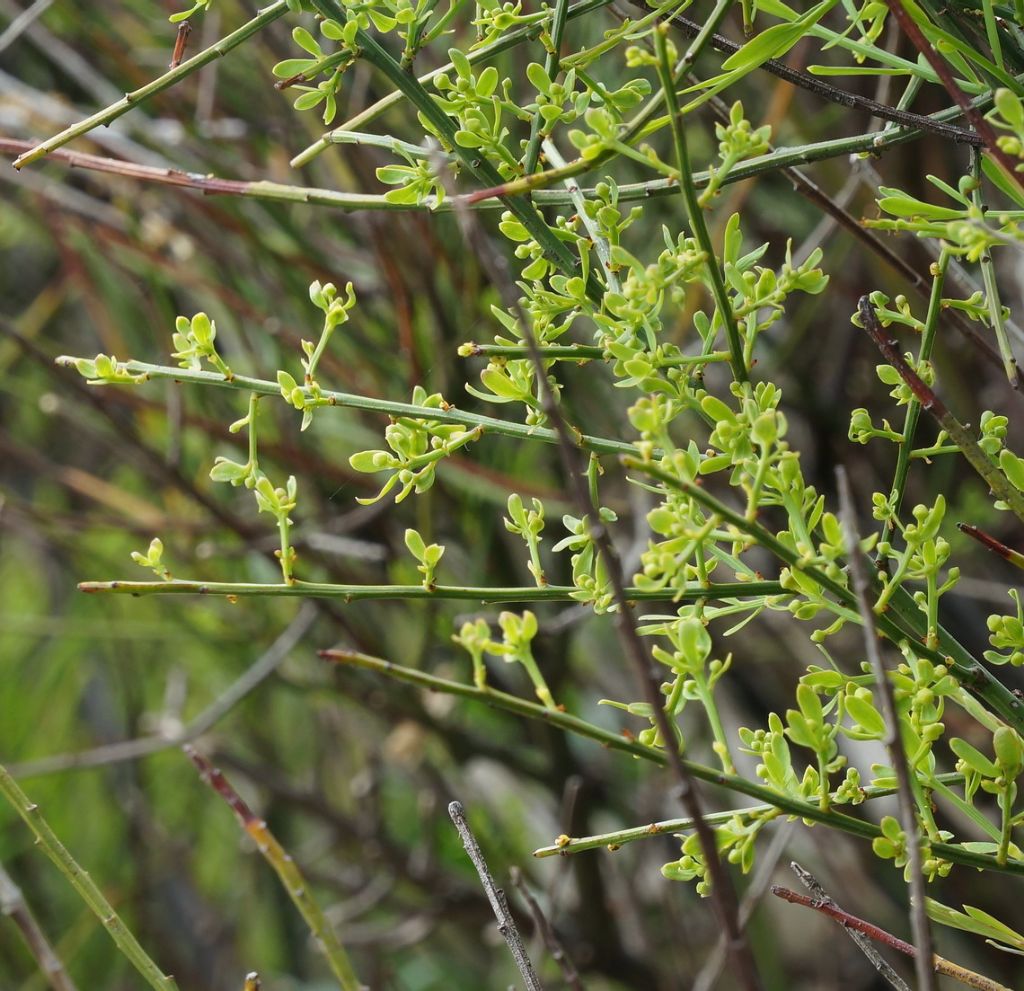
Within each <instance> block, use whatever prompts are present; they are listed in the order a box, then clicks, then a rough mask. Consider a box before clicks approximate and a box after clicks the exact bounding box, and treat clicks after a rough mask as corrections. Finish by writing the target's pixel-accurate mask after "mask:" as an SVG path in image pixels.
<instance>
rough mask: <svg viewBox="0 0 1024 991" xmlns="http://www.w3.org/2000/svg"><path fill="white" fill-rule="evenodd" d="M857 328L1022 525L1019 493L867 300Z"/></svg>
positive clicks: (1022, 496) (1023, 509)
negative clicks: (913, 364) (923, 376)
mask: <svg viewBox="0 0 1024 991" xmlns="http://www.w3.org/2000/svg"><path fill="white" fill-rule="evenodd" d="M858 310H859V313H860V320H861V324H862V325H863V327H864V329H865V330H866V331H867V333H868V334H869V336H870V337H871V339H872V340H873V341H874V342H875V344H876V345H877V346H878V350H879V351H881V352H882V356H883V357H884V358H885V360H886V361H887V362H889V364H890V365H892V367H893V368H895V369H896V371H897V372H899V374H900V378H902V379H903V381H904V382H905V383H906V384H907V386H908V387H909V388H910V391H911V392H912V393H913V394H914V398H915V399H917V401H918V402H919V403H920V404H921V408H922V409H924V410H926V411H927V412H928V413H930V414H931V415H932V416H933V417H934V418H935V421H936V422H937V423H938V425H939V426H940V427H941V428H942V429H943V430H945V431H946V433H947V434H948V435H949V439H950V440H951V441H952V442H953V443H954V444H956V446H957V447H958V448H960V453H961V454H962V455H963V456H964V457H965V458H966V459H967V460H968V462H969V463H970V465H971V467H972V468H973V469H974V470H975V471H976V472H977V473H978V474H979V475H980V476H981V477H982V479H984V481H985V483H986V484H987V485H988V487H989V489H991V491H992V493H993V494H994V495H995V497H996V498H997V499H999V500H1001V501H1002V502H1004V503H1006V505H1007V506H1008V507H1009V508H1010V511H1011V512H1012V513H1013V514H1014V515H1015V516H1016V517H1017V519H1019V520H1021V521H1022V522H1024V493H1021V492H1020V491H1019V490H1018V489H1017V488H1016V487H1015V486H1014V485H1012V484H1011V483H1010V481H1009V480H1008V479H1007V478H1006V476H1005V475H1004V474H1003V473H1002V471H1001V470H1000V469H999V467H998V466H997V465H996V464H995V463H994V462H993V461H992V459H991V458H990V457H989V456H988V455H987V454H986V453H985V452H984V451H983V450H982V449H981V448H980V447H979V446H978V441H977V440H976V439H975V438H974V437H973V436H972V435H971V433H970V431H968V429H967V428H966V427H965V426H964V425H963V424H962V423H961V422H960V421H959V420H958V419H957V418H956V417H955V416H953V414H952V413H950V411H949V409H948V408H947V407H946V404H945V403H943V402H942V400H941V399H939V397H938V396H937V395H936V394H935V392H934V390H933V389H932V388H931V387H930V386H929V385H927V384H926V383H925V382H924V381H923V380H922V379H921V376H920V375H918V374H917V372H915V371H914V369H913V368H911V367H910V365H909V364H908V363H907V359H906V358H904V357H903V354H902V353H901V352H900V349H899V346H898V345H897V344H896V341H895V340H894V339H893V338H892V337H891V336H890V335H889V334H887V333H886V332H885V330H883V328H882V325H881V323H880V322H879V320H878V315H877V314H876V313H875V308H874V306H872V304H871V301H870V300H869V299H868V297H867V296H862V297H861V299H860V302H859V304H858Z"/></svg>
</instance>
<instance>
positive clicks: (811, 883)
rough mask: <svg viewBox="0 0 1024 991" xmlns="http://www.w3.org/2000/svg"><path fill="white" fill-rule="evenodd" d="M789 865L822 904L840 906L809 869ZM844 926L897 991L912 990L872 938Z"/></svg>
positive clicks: (793, 864) (876, 968)
mask: <svg viewBox="0 0 1024 991" xmlns="http://www.w3.org/2000/svg"><path fill="white" fill-rule="evenodd" d="M789 866H790V867H791V868H792V870H793V873H794V874H796V876H797V877H798V878H799V879H800V883H801V884H803V886H804V887H805V888H807V890H808V891H810V893H811V894H812V895H814V897H815V898H816V899H817V900H818V901H819V902H821V904H822V905H830V906H832V908H839V906H838V905H837V904H836V902H835V900H834V899H833V898H832V896H831V895H829V894H828V892H826V891H825V889H824V888H823V887H822V886H821V883H820V882H819V881H818V879H817V878H816V877H815V876H814V875H813V874H812V873H811V872H810V871H809V870H807V869H806V868H804V867H801V866H800V864H798V863H797V862H796V861H795V860H794V861H793V862H792V863H791V864H790V865H789ZM844 928H846V932H847V934H848V935H849V937H850V939H852V940H853V941H854V942H855V943H856V944H857V946H858V947H859V948H860V951H861V953H863V954H864V956H866V957H867V958H868V960H869V961H870V962H871V966H872V967H874V968H875V970H877V971H878V973H879V974H881V975H882V979H883V980H886V981H888V982H889V983H890V984H891V985H892V986H893V987H894V988H895V989H896V991H910V988H909V987H908V986H907V982H906V981H904V980H903V978H902V977H900V975H899V974H897V973H896V971H894V970H893V969H892V967H890V966H889V964H888V963H886V961H885V960H883V959H882V956H881V954H879V952H878V950H876V949H875V948H874V947H873V946H872V945H871V940H870V939H868V937H867V936H865V935H864V933H862V932H861V931H860V930H859V929H851V928H849V927H844Z"/></svg>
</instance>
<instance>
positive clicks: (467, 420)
mask: <svg viewBox="0 0 1024 991" xmlns="http://www.w3.org/2000/svg"><path fill="white" fill-rule="evenodd" d="M76 360H77V359H76V358H73V357H69V356H67V355H62V356H61V357H59V358H57V359H56V363H57V364H58V365H60V366H62V367H64V368H74V367H75V361H76ZM123 364H124V367H125V368H126V369H128V370H130V371H132V372H133V373H136V374H140V375H145V376H147V377H148V378H151V379H170V380H171V381H174V382H190V383H193V384H196V385H217V386H220V387H221V388H224V389H235V390H236V391H241V392H256V393H259V394H260V395H264V396H277V397H278V398H280V397H281V387H280V386H279V385H278V384H277V383H276V382H271V381H270V380H269V379H258V378H251V377H250V376H248V375H235V376H234V377H233V378H232V379H231V380H230V381H229V380H228V379H225V378H224V377H223V376H222V375H220V374H219V373H217V372H208V371H204V370H202V369H191V368H176V367H174V366H172V365H152V364H150V363H148V362H145V361H126V362H123ZM303 391H304V392H305V394H306V396H307V397H308V398H307V405H308V406H342V407H345V408H346V409H361V410H366V411H368V412H371V413H384V414H386V415H388V416H392V417H403V416H408V417H413V418H414V419H418V420H435V421H437V422H439V423H458V424H461V425H462V426H464V427H470V428H473V427H480V429H481V430H482V431H483V432H484V433H489V434H500V435H502V436H505V437H515V438H517V439H518V440H539V441H542V442H543V443H545V444H557V443H558V438H557V437H556V435H555V432H554V431H553V430H551V429H550V428H547V427H531V426H529V425H527V424H525V423H515V422H513V421H510V420H501V419H498V418H497V417H493V416H482V415H481V414H479V413H467V412H464V411H462V410H459V409H456V408H455V407H454V406H450V407H449V408H448V409H434V408H432V407H426V406H414V405H413V404H412V403H396V402H390V401H388V400H384V399H374V398H372V397H370V396H357V395H353V394H352V393H346V392H333V391H331V390H329V389H323V390H321V391H320V394H319V396H314V395H313V393H312V391H310V390H309V389H305V388H304V390H303ZM578 441H579V444H580V446H581V447H582V448H584V449H585V450H588V451H593V452H594V453H596V454H627V453H630V452H632V451H634V447H633V445H632V444H629V443H627V442H626V441H620V440H610V439H608V438H605V437H592V436H590V435H588V434H583V435H581V436H580V437H579V438H578Z"/></svg>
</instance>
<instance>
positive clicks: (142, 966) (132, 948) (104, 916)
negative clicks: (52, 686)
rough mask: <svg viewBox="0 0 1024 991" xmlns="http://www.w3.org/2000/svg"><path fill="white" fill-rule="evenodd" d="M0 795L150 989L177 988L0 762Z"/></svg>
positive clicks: (173, 990)
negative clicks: (12, 808)
mask: <svg viewBox="0 0 1024 991" xmlns="http://www.w3.org/2000/svg"><path fill="white" fill-rule="evenodd" d="M0 795H3V796H4V797H5V798H6V799H7V801H8V802H10V804H11V805H12V806H13V807H14V810H15V811H16V812H17V813H18V815H19V816H21V818H22V819H23V820H24V822H25V825H27V826H28V828H29V829H31V830H32V832H33V834H34V835H35V838H36V843H37V844H38V846H39V848H40V849H41V850H42V851H43V853H45V854H46V856H47V857H49V858H50V861H51V862H52V863H53V865H54V866H55V867H56V868H57V870H59V871H60V872H61V874H63V875H64V877H65V878H66V879H67V882H68V884H70V885H71V887H72V888H74V889H75V891H77V892H78V894H79V896H80V897H81V899H82V901H84V902H85V904H86V905H88V906H89V908H90V909H91V911H92V912H93V914H94V915H95V916H96V918H98V919H99V920H100V923H101V924H102V925H103V928H104V929H106V930H107V932H108V933H109V934H110V938H111V939H112V940H113V941H114V944H115V945H116V946H117V948H118V949H119V950H120V951H121V952H122V953H123V954H124V955H125V957H127V958H128V960H129V961H130V962H131V964H132V966H133V967H134V968H135V969H136V970H137V971H138V972H139V973H140V974H141V975H142V977H143V978H144V979H145V980H146V982H147V983H148V984H149V986H150V987H152V988H153V991H178V985H177V984H176V983H175V980H174V978H173V977H171V976H169V975H168V974H165V973H164V972H163V971H162V970H161V969H160V968H159V967H158V966H157V964H156V963H155V962H154V960H153V958H152V957H150V955H149V954H148V953H147V952H146V951H145V950H144V949H143V948H142V945H141V944H140V943H139V941H138V940H137V939H136V938H135V937H134V936H133V935H132V933H131V932H130V931H129V929H128V927H127V926H126V925H125V924H124V922H123V920H122V919H121V917H120V916H119V915H118V914H117V912H116V911H114V906H113V905H111V904H110V902H109V901H107V899H106V897H105V896H104V894H103V892H102V891H100V889H99V886H98V885H97V884H96V882H95V881H93V879H92V878H91V877H90V876H89V874H88V872H86V871H85V870H83V869H82V867H81V866H80V865H79V863H78V862H77V861H76V860H75V858H74V857H72V856H71V854H70V852H69V851H68V849H67V847H65V846H64V844H63V843H61V841H60V840H59V839H57V835H56V833H54V831H53V830H52V829H51V828H50V824H49V823H48V822H47V821H46V820H45V819H44V818H43V814H42V812H40V811H39V806H38V805H36V803H35V802H33V801H32V800H31V799H30V798H29V797H28V795H26V794H25V793H24V792H23V791H22V790H21V788H19V787H18V784H17V782H16V781H15V780H14V778H12V777H11V775H10V773H9V772H8V771H7V769H6V768H5V767H3V766H2V765H0Z"/></svg>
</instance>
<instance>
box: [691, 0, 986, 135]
mask: <svg viewBox="0 0 1024 991" xmlns="http://www.w3.org/2000/svg"><path fill="white" fill-rule="evenodd" d="M890 5H891V4H890ZM671 23H672V25H673V27H676V28H678V29H679V30H680V31H681V32H682V33H683V34H685V35H687V36H688V37H693V36H694V35H696V34H697V33H698V32H699V31H700V30H701V25H699V24H697V23H696V22H695V21H691V20H690V19H689V18H687V17H683V16H682V15H681V14H676V15H675V16H674V17H673V18H672V19H671ZM708 44H709V46H710V47H711V48H714V49H715V51H718V52H722V53H723V54H727V55H731V54H733V53H734V52H738V51H739V50H740V48H741V47H742V45H738V44H736V42H734V41H730V40H729V39H728V38H725V37H723V36H722V35H720V34H713V35H712V36H711V40H710V41H709V42H708ZM758 68H759V69H764V70H765V72H770V73H771V74H772V75H773V76H777V77H778V78H779V79H783V80H785V81H786V82H787V83H792V84H793V85H794V86H799V87H800V89H805V90H808V91H809V92H811V93H814V94H815V95H817V96H820V97H822V98H823V99H825V100H828V101H829V102H830V103H837V104H839V106H841V107H849V108H850V109H858V110H866V111H867V112H868V113H870V114H871V115H872V116H873V117H879V118H881V119H882V120H888V121H892V122H893V123H894V124H899V125H900V127H913V128H916V129H917V130H921V131H930V132H931V133H932V134H937V135H939V136H941V137H944V138H950V139H951V140H953V141H957V142H959V143H960V144H969V145H980V144H983V143H984V142H983V140H982V138H981V137H980V136H979V135H978V134H975V133H974V132H973V131H968V130H966V129H965V128H962V127H957V126H956V125H955V124H943V123H941V122H940V121H936V120H933V119H932V118H931V117H925V116H922V115H921V114H913V113H910V112H909V111H907V110H898V109H897V108H896V107H890V106H887V105H886V104H884V103H879V102H877V101H876V100H872V99H870V98H868V97H866V96H860V95H858V94H857V93H850V92H848V91H847V90H842V89H838V88H837V87H835V86H832V85H830V84H829V83H826V82H823V81H822V80H820V79H818V78H816V77H815V76H812V75H810V74H809V73H807V72H801V71H800V70H799V69H794V68H792V67H790V66H788V65H786V63H785V62H781V61H779V60H778V59H768V60H767V61H765V62H762V63H761V64H760V65H759V66H758ZM957 102H958V103H959V102H960V101H959V100H958V101H957ZM960 105H961V106H963V104H960ZM971 109H972V110H973V109H974V108H973V107H972V108H971ZM974 112H975V113H977V111H974ZM965 113H966V111H965ZM967 116H968V117H970V114H967ZM979 116H980V115H979ZM979 131H980V129H979Z"/></svg>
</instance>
